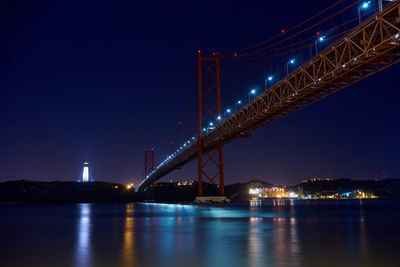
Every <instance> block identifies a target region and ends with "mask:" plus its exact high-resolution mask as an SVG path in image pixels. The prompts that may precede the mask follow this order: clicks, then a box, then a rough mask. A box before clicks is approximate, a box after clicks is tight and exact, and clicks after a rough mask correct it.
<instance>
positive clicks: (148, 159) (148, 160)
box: [144, 148, 155, 178]
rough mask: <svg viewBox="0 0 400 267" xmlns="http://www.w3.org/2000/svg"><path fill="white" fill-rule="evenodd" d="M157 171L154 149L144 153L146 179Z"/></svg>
mask: <svg viewBox="0 0 400 267" xmlns="http://www.w3.org/2000/svg"><path fill="white" fill-rule="evenodd" d="M154 169H155V155H154V148H152V149H151V150H145V151H144V178H146V176H147V175H148V174H149V173H150V172H151V171H153V170H154Z"/></svg>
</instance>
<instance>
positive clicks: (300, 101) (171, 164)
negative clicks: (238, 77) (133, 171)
mask: <svg viewBox="0 0 400 267" xmlns="http://www.w3.org/2000/svg"><path fill="white" fill-rule="evenodd" d="M399 25H400V4H399V3H393V4H392V5H391V6H390V7H388V8H386V9H385V10H384V11H383V12H382V13H380V14H379V15H378V16H376V17H374V18H371V19H369V20H368V21H366V22H365V23H363V24H361V25H360V26H358V27H357V28H355V29H354V31H352V32H351V33H350V34H348V35H346V36H345V37H343V38H341V39H340V40H338V41H337V42H335V43H334V44H333V45H331V46H330V47H328V48H327V49H325V50H324V51H322V52H321V53H320V54H318V55H317V56H315V57H314V58H312V59H311V60H309V61H308V62H307V63H305V64H303V65H302V66H301V67H300V68H298V69H297V70H296V71H294V72H292V73H291V74H290V75H288V76H287V77H286V78H285V79H283V80H281V81H280V82H278V83H277V84H275V85H274V86H273V87H271V88H270V89H269V90H267V91H265V92H264V93H263V94H262V95H261V96H259V97H257V98H256V99H254V100H253V101H252V102H250V103H249V104H247V105H246V106H244V107H243V108H241V109H240V110H238V111H237V112H235V114H233V115H232V116H230V117H229V118H228V119H226V120H225V121H223V122H221V123H219V124H218V125H217V126H216V127H215V129H213V130H212V131H210V132H209V133H207V134H206V135H203V137H202V148H203V149H202V150H203V151H210V150H213V149H215V148H216V147H220V146H222V145H224V144H226V143H229V142H231V141H232V140H234V139H236V138H240V137H244V136H247V135H248V134H249V133H250V132H252V131H254V130H256V129H258V128H260V127H262V126H264V125H267V124H270V123H271V122H273V121H275V120H278V119H280V118H282V117H284V116H287V115H288V114H290V113H292V112H295V111H297V110H299V109H301V108H303V107H305V106H307V105H310V104H312V103H314V102H316V101H318V100H320V99H322V98H324V97H326V96H328V95H330V94H333V93H335V92H337V91H339V90H341V89H343V88H345V87H347V86H350V85H352V84H354V83H356V82H358V81H360V80H362V79H365V78H367V77H368V76H371V75H373V74H375V73H377V72H379V71H381V70H384V69H386V68H387V67H389V66H391V65H393V64H395V63H397V62H399V61H400V26H399ZM197 155H198V143H197V141H195V142H192V143H191V144H190V146H187V147H185V148H184V149H183V150H181V151H180V152H179V153H177V154H175V155H173V157H171V159H170V160H168V161H166V162H165V163H163V164H161V165H159V166H158V167H157V168H156V169H155V170H154V171H153V172H152V173H150V175H148V176H147V177H146V179H145V180H144V181H143V182H142V183H141V185H140V187H139V189H140V190H143V189H145V188H146V187H148V186H149V185H151V184H152V183H153V182H155V181H157V180H158V179H160V178H162V177H163V176H165V175H167V174H169V173H170V172H172V171H174V170H176V169H179V168H181V167H182V166H183V165H185V164H186V163H188V162H190V161H192V160H194V159H196V158H197Z"/></svg>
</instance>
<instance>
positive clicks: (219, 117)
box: [211, 116, 221, 126]
mask: <svg viewBox="0 0 400 267" xmlns="http://www.w3.org/2000/svg"><path fill="white" fill-rule="evenodd" d="M217 120H219V121H220V120H221V116H218V117H217ZM211 126H212V125H211Z"/></svg>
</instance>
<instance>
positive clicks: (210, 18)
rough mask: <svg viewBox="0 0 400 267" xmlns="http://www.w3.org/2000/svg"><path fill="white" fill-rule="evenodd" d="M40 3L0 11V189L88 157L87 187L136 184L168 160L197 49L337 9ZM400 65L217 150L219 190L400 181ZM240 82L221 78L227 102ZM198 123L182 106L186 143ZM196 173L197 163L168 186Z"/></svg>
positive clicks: (13, 4)
mask: <svg viewBox="0 0 400 267" xmlns="http://www.w3.org/2000/svg"><path fill="white" fill-rule="evenodd" d="M38 2H39V1H2V3H1V4H0V5H1V9H0V23H1V25H2V26H1V27H2V30H1V33H2V38H1V44H0V47H1V49H0V125H1V127H0V181H5V180H12V179H35V180H75V179H77V178H78V177H79V176H80V175H81V170H82V163H83V161H85V160H87V161H89V162H90V164H91V170H92V174H93V176H94V178H95V179H96V180H103V181H114V182H121V183H127V182H128V181H131V180H132V179H135V180H134V181H135V182H137V181H138V180H137V177H138V176H139V175H141V174H142V172H143V158H144V155H143V154H144V149H146V148H150V147H152V146H154V147H155V148H156V149H157V153H158V154H157V155H158V156H159V157H161V156H163V155H165V153H167V152H168V149H169V145H170V142H171V140H172V138H173V136H174V134H175V130H176V127H177V122H178V120H179V119H180V115H181V112H182V110H183V104H184V101H185V98H186V95H187V91H188V87H189V84H190V82H191V78H192V73H193V70H194V68H195V63H196V51H197V50H198V49H201V50H202V51H204V52H205V53H207V52H212V51H221V52H223V51H233V50H235V49H238V48H242V47H245V46H248V45H251V44H253V43H256V42H259V41H262V40H264V39H267V38H269V37H271V36H273V35H276V34H277V33H279V31H280V29H281V28H282V27H283V28H288V27H290V26H292V25H295V24H297V23H299V22H301V21H302V20H304V19H306V18H308V17H310V16H311V15H313V14H315V13H317V12H318V11H320V10H322V9H324V8H326V7H327V6H329V5H331V4H332V3H333V1H330V0H329V1H328V0H326V1H308V2H307V4H305V3H304V2H301V1H291V0H288V1H284V2H283V1H274V2H270V1H246V2H245V3H244V2H243V1H237V2H233V1H185V2H180V3H179V2H170V1H140V2H139V1H138V2H136V1H102V0H97V1H67V2H65V1H40V3H38ZM83 2H85V3H83ZM354 12H357V9H355V11H354ZM222 68H224V63H223V65H222ZM227 68H228V67H227ZM399 70H400V66H398V65H396V66H393V67H391V68H390V69H388V70H385V71H383V72H381V73H379V74H376V75H374V76H372V77H370V78H368V79H366V80H363V81H361V82H359V83H358V84H356V85H353V86H351V87H349V88H346V89H344V90H343V91H341V92H339V93H336V94H334V95H332V96H330V97H328V98H326V99H324V100H322V101H320V102H318V103H315V104H313V105H311V106H309V107H307V108H305V109H303V110H301V111H299V112H296V113H295V114H292V115H290V116H288V117H286V118H284V119H281V120H280V121H277V122H275V123H273V124H271V125H269V126H266V127H264V128H262V129H260V130H258V131H257V132H256V133H254V136H253V137H252V138H250V139H243V140H237V141H235V142H233V143H231V144H228V145H226V146H225V148H224V149H225V173H226V183H227V184H229V183H233V182H237V181H245V180H248V179H263V180H267V181H270V182H274V183H296V182H299V181H300V180H301V179H303V178H310V177H315V176H320V177H333V178H343V177H346V178H354V179H372V178H373V177H374V176H375V174H377V173H380V172H382V170H385V172H386V173H387V177H400V164H399V160H400V157H399V152H400V142H399V134H400V127H399V123H398V117H399V115H400V107H399V105H398V104H397V99H398V97H399V96H400V92H399V86H398V77H397V76H398V74H399ZM246 78H247V77H244V78H243V82H242V84H243V87H244V88H243V90H242V91H238V90H237V89H235V90H230V88H226V87H228V86H226V87H224V84H226V85H227V84H229V77H222V95H223V102H224V105H225V106H227V105H228V103H234V101H235V98H234V97H233V96H234V95H239V96H240V95H242V97H243V96H246V93H247V90H248V88H250V87H251V86H252V85H251V84H250V83H251V82H250V81H247V80H246ZM246 83H248V88H246V87H247V85H246ZM224 95H225V96H226V97H225V98H224ZM195 118H196V117H195V115H194V112H191V111H188V114H187V115H186V119H185V125H189V126H190V127H189V126H188V127H187V128H185V129H186V130H183V132H182V137H184V136H185V135H187V136H188V137H189V135H192V134H191V133H192V132H193V131H194V129H193V127H192V125H193V124H194V123H195V121H194V120H195ZM196 173H197V172H196V163H192V164H189V165H188V167H186V168H184V169H183V170H181V171H176V172H174V173H173V174H171V175H169V176H168V177H167V178H166V179H176V178H188V179H190V178H192V179H195V178H196Z"/></svg>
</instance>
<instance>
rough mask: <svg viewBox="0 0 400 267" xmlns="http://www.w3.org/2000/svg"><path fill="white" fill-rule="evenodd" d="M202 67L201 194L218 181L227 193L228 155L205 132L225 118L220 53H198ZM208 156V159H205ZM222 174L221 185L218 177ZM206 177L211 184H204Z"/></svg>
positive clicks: (200, 99) (200, 70)
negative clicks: (226, 162) (207, 140)
mask: <svg viewBox="0 0 400 267" xmlns="http://www.w3.org/2000/svg"><path fill="white" fill-rule="evenodd" d="M197 70H198V78H197V79H198V86H197V89H198V96H197V98H198V132H197V135H198V196H203V190H204V189H205V188H206V187H207V186H208V185H209V184H214V185H216V186H217V187H218V188H219V191H220V194H221V195H222V196H223V195H225V187H224V157H223V151H222V145H221V146H218V147H212V148H210V147H208V146H207V144H206V140H205V139H204V138H203V133H206V132H207V131H208V130H210V129H211V128H213V127H214V126H216V125H214V123H215V124H217V123H218V122H219V121H220V119H221V82H220V56H219V53H213V56H212V57H204V56H203V55H202V54H201V51H198V54H197ZM203 159H204V161H203ZM218 176H219V185H218V184H217V183H216V179H217V177H218ZM203 177H204V178H206V181H207V183H206V184H205V185H203Z"/></svg>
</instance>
